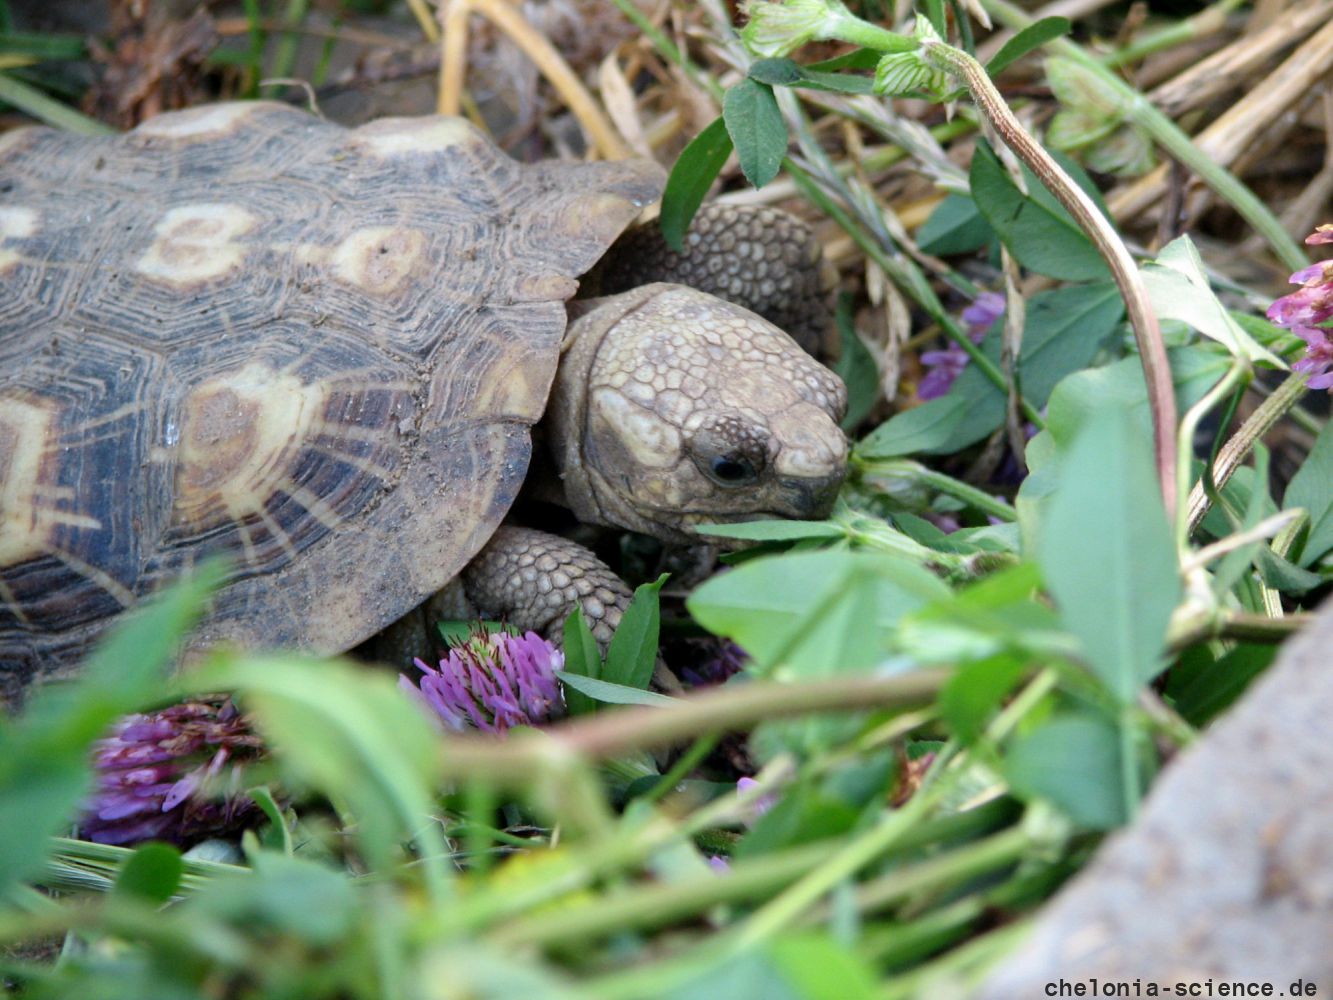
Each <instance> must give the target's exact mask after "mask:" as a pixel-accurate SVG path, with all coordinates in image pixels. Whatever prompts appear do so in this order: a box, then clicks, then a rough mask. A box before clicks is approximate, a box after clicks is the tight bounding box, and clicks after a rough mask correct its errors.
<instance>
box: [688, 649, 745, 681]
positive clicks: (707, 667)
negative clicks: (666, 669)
mask: <svg viewBox="0 0 1333 1000" xmlns="http://www.w3.org/2000/svg"><path fill="white" fill-rule="evenodd" d="M691 648H692V649H699V648H702V649H704V650H711V651H712V655H711V656H707V658H706V659H705V658H704V656H705V655H706V654H701V655H700V656H699V657H698V658H697V659H696V661H695V662H693V663H691V664H690V665H688V666H684V667H681V668H680V670H679V671H678V673H679V676H680V679H681V680H682V681H684V682H685V685H686V686H687V687H691V688H700V687H711V686H713V685H715V684H725V683H726V682H727V681H728V680H730V679H731V678H732V677H735V676H736V675H737V674H739V673H740V672H741V671H742V670H744V669H745V665H746V664H747V663H749V662H750V654H749V653H747V652H746V651H745V650H743V649H741V647H740V646H738V645H736V644H735V643H734V642H732V641H731V640H730V639H704V640H699V641H692V642H691Z"/></svg>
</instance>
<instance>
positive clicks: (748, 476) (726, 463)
mask: <svg viewBox="0 0 1333 1000" xmlns="http://www.w3.org/2000/svg"><path fill="white" fill-rule="evenodd" d="M707 472H708V478H710V479H712V480H713V482H715V483H717V484H718V485H719V486H743V485H745V484H746V483H752V482H754V480H755V479H756V478H757V477H758V472H756V470H755V467H754V463H753V462H751V461H750V460H749V459H748V458H746V457H745V456H744V455H717V456H715V457H714V458H713V459H712V460H711V461H710V462H709V463H708V469H707Z"/></svg>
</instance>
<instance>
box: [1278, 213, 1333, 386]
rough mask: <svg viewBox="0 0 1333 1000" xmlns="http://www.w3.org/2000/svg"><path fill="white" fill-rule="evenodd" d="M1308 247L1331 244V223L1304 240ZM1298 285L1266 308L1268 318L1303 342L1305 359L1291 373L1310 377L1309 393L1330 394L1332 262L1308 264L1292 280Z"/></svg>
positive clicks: (1332, 375)
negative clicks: (1320, 391)
mask: <svg viewBox="0 0 1333 1000" xmlns="http://www.w3.org/2000/svg"><path fill="white" fill-rule="evenodd" d="M1305 242H1306V243H1307V244H1310V245H1312V246H1313V245H1317V244H1321V243H1333V223H1326V224H1324V225H1322V226H1319V227H1318V228H1317V229H1315V231H1314V232H1313V233H1311V234H1310V235H1309V236H1307V237H1306V238H1305ZM1291 283H1292V284H1293V285H1300V286H1301V287H1300V288H1298V289H1297V290H1296V291H1294V292H1292V293H1291V294H1290V295H1284V296H1282V297H1281V298H1280V299H1277V300H1276V301H1275V302H1274V303H1273V304H1272V305H1271V306H1269V307H1268V318H1269V319H1270V320H1271V321H1272V322H1273V323H1275V324H1276V325H1277V326H1281V327H1285V328H1286V329H1288V330H1290V331H1291V332H1292V333H1294V334H1296V336H1298V337H1300V338H1301V339H1302V340H1303V341H1305V356H1304V357H1303V358H1301V359H1300V360H1299V361H1296V362H1294V363H1293V364H1292V366H1291V367H1292V370H1293V371H1298V372H1306V373H1308V374H1309V376H1310V381H1309V383H1308V384H1309V387H1310V388H1311V389H1327V390H1329V392H1330V393H1333V339H1330V336H1329V334H1330V332H1333V331H1330V330H1329V328H1328V327H1327V325H1326V324H1327V323H1328V321H1329V320H1333V261H1324V262H1323V263H1320V264H1311V265H1310V266H1309V267H1303V268H1301V269H1300V270H1299V271H1297V272H1296V273H1295V274H1293V275H1292V276H1291Z"/></svg>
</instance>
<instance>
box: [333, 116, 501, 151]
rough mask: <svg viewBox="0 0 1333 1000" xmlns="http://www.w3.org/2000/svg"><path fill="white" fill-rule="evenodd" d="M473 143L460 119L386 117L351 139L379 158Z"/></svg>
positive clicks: (469, 129)
mask: <svg viewBox="0 0 1333 1000" xmlns="http://www.w3.org/2000/svg"><path fill="white" fill-rule="evenodd" d="M476 141H477V136H476V132H475V131H474V129H473V128H472V126H471V125H469V124H468V123H467V122H465V121H463V120H461V119H459V118H385V119H382V120H381V121H377V122H372V123H370V124H369V125H363V126H361V127H360V128H359V129H357V130H356V133H355V139H354V140H353V142H354V145H355V146H356V147H358V148H359V149H361V150H363V151H364V152H366V153H369V154H370V155H371V156H375V157H380V158H388V157H392V156H407V155H409V154H412V153H435V152H439V151H440V150H443V149H448V148H449V147H451V146H458V145H463V144H465V143H475V142H476Z"/></svg>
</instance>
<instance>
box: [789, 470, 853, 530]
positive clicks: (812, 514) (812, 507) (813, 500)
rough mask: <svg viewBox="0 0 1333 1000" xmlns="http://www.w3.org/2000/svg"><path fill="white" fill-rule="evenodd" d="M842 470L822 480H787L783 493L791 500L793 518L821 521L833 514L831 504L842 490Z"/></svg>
mask: <svg viewBox="0 0 1333 1000" xmlns="http://www.w3.org/2000/svg"><path fill="white" fill-rule="evenodd" d="M843 478H844V472H843V470H841V469H839V470H838V471H837V472H836V473H834V474H833V475H830V476H824V477H822V478H801V479H796V478H792V479H787V480H785V481H784V482H783V486H784V487H785V489H784V492H785V493H786V494H787V495H788V496H789V497H790V498H791V506H792V510H793V512H794V514H793V516H795V517H799V518H808V519H810V520H816V521H818V520H822V519H823V518H826V517H828V516H829V514H831V513H832V512H833V503H834V501H836V500H837V499H838V491H839V490H840V489H842V481H843Z"/></svg>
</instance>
